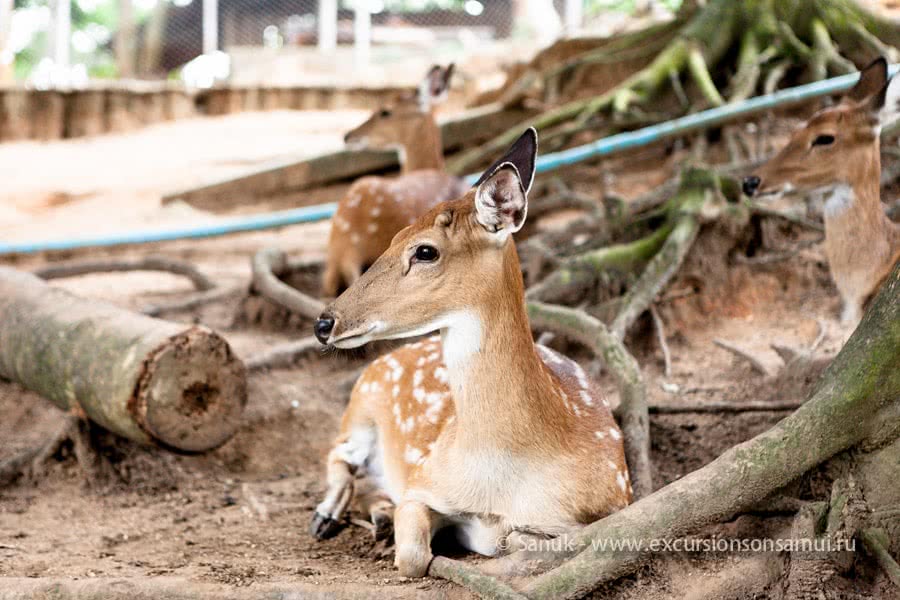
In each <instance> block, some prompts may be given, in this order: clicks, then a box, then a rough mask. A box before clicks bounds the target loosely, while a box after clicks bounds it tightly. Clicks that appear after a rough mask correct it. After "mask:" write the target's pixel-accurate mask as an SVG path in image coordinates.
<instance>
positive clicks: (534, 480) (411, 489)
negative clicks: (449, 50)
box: [310, 129, 632, 577]
mask: <svg viewBox="0 0 900 600" xmlns="http://www.w3.org/2000/svg"><path fill="white" fill-rule="evenodd" d="M536 153H537V134H536V133H535V131H534V129H529V130H528V131H527V132H526V133H525V134H524V135H523V136H522V137H521V138H519V140H518V141H517V142H516V143H515V144H513V146H512V147H511V148H510V150H509V151H508V152H507V153H506V155H505V156H504V157H503V158H501V159H500V160H499V161H498V162H497V163H495V164H494V165H493V166H492V167H490V168H489V169H488V170H487V171H486V172H485V174H484V175H483V176H482V177H481V180H480V181H479V182H478V184H476V187H475V189H472V190H470V191H469V192H468V193H466V194H465V195H464V196H462V197H461V198H459V199H457V200H453V201H448V202H443V203H441V204H439V205H437V206H435V207H434V208H432V209H431V210H430V211H429V212H428V213H427V214H425V215H423V216H422V217H420V218H419V219H418V220H417V221H416V222H415V223H414V224H413V225H411V226H410V227H407V228H406V229H404V230H403V231H401V232H400V233H399V234H398V235H397V236H396V237H395V238H394V240H393V242H392V243H391V245H390V248H388V249H387V251H386V252H385V253H384V254H382V255H381V257H380V258H379V259H378V260H377V261H376V262H375V264H373V265H372V267H371V268H370V269H369V270H368V271H366V272H365V273H364V274H363V275H362V276H361V277H360V278H359V280H358V281H357V282H356V283H355V284H353V285H351V286H350V288H349V289H347V291H345V292H344V293H343V294H342V295H341V296H340V297H339V298H337V299H336V300H335V301H334V302H333V303H332V304H331V305H330V306H329V307H328V308H327V309H326V311H325V312H324V313H323V314H322V316H321V317H320V318H319V320H318V321H317V322H316V326H315V333H316V336H317V337H318V338H319V340H320V341H322V342H323V343H325V344H329V345H333V346H336V347H338V348H356V347H358V346H362V345H363V344H366V343H368V342H371V341H374V340H383V339H395V338H408V337H414V336H420V335H423V334H427V333H429V332H432V331H439V332H440V338H438V337H431V338H428V339H426V340H424V341H419V342H416V343H413V344H409V345H406V346H403V347H401V348H399V349H397V350H395V351H393V352H391V353H389V354H387V355H385V356H382V357H381V358H379V359H378V360H376V361H375V362H373V363H372V364H371V365H369V367H367V368H366V370H365V371H364V372H363V374H362V375H361V376H360V378H359V380H358V381H357V383H356V386H355V387H354V389H353V392H352V394H351V397H350V404H349V405H348V407H347V409H346V411H345V412H344V416H343V420H342V422H341V430H340V434H339V436H338V438H337V440H336V444H335V446H334V449H333V450H332V451H331V453H330V454H329V455H328V466H327V470H328V474H327V481H328V491H327V493H326V495H325V499H324V500H323V501H322V502H321V504H319V505H318V507H317V508H316V511H315V514H314V516H313V520H312V524H311V526H310V531H311V533H312V534H313V535H315V536H316V537H319V538H322V537H327V536H329V535H331V534H333V533H334V532H335V531H336V529H337V522H338V520H339V519H340V518H341V516H342V514H343V513H344V511H345V509H346V508H347V506H348V504H349V503H350V500H351V498H352V497H353V496H354V486H355V485H357V482H356V481H354V480H355V479H357V480H358V486H357V490H356V491H357V494H356V495H357V497H358V500H359V503H360V505H361V509H362V510H363V511H365V512H367V513H368V514H369V515H370V517H371V519H372V522H373V524H374V525H375V526H376V532H378V531H379V530H381V531H384V529H385V528H386V527H387V525H388V524H389V523H390V519H391V512H392V511H393V517H394V532H395V540H396V557H395V561H394V562H395V564H396V565H397V567H398V568H399V569H400V572H401V573H402V574H403V575H406V576H410V577H421V576H423V575H424V574H425V572H426V570H427V568H428V565H429V562H430V561H431V558H432V553H431V539H432V536H433V535H434V534H435V532H436V531H437V530H438V529H441V528H444V527H454V528H455V532H456V533H457V537H458V538H459V540H460V542H461V543H462V544H463V545H464V546H465V547H466V548H468V549H470V550H472V551H474V552H478V553H479V554H484V555H495V554H497V553H498V550H499V549H500V548H502V547H504V545H505V547H507V548H509V547H510V546H521V545H523V544H525V543H526V542H528V541H529V540H530V539H532V538H533V537H535V536H536V537H539V538H545V537H554V536H559V535H563V534H566V533H569V532H572V531H573V530H575V529H577V528H580V527H581V526H583V525H585V524H587V523H591V522H593V521H595V520H597V519H599V518H601V517H604V516H606V515H608V514H609V513H611V512H613V511H616V510H618V509H620V508H623V507H625V506H626V505H627V504H628V503H629V502H630V501H631V497H632V494H631V483H630V481H629V476H628V468H627V466H626V463H625V455H624V449H623V443H622V434H621V432H620V430H619V428H618V426H617V425H616V422H615V420H614V419H613V416H612V413H611V412H610V409H609V405H608V403H607V402H606V400H605V399H604V398H603V397H602V395H601V393H600V391H599V390H598V389H597V387H596V386H595V385H594V384H593V383H592V382H591V381H590V380H589V379H588V377H587V375H586V374H585V372H584V371H583V370H582V368H581V367H580V366H579V365H578V364H577V363H576V362H574V361H572V360H570V359H568V358H566V357H565V356H562V355H560V354H558V353H556V352H554V351H552V350H550V349H549V348H546V347H544V346H540V345H537V346H536V345H535V343H534V341H533V340H532V336H531V329H530V327H529V322H528V316H527V314H526V312H525V292H524V285H523V282H522V272H521V268H520V266H519V258H518V255H517V254H516V247H515V244H514V243H513V239H512V234H513V233H515V232H516V231H518V230H519V229H521V227H522V225H523V224H524V222H525V216H526V213H527V210H528V205H527V198H526V194H527V192H528V190H529V189H530V187H531V182H532V179H533V178H534V162H535V156H536ZM395 506H396V510H394V507H395Z"/></svg>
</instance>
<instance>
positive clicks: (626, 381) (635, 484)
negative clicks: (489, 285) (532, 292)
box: [528, 302, 653, 498]
mask: <svg viewBox="0 0 900 600" xmlns="http://www.w3.org/2000/svg"><path fill="white" fill-rule="evenodd" d="M528 317H529V318H530V319H531V325H532V327H534V328H535V329H546V330H550V331H552V332H554V333H557V334H559V335H562V336H565V337H567V338H569V339H571V340H575V341H577V342H579V343H581V344H584V345H585V346H587V347H588V348H590V349H591V351H592V352H593V353H594V354H595V355H596V356H598V357H600V358H602V359H603V361H604V363H605V364H606V366H607V367H608V368H609V370H610V371H611V372H612V373H613V375H614V376H615V378H616V383H617V386H618V388H619V407H618V409H617V411H616V413H617V416H618V417H619V421H620V425H621V427H622V432H623V434H624V436H625V442H626V444H625V457H626V460H627V461H628V470H629V472H630V473H631V482H632V488H633V490H634V494H635V497H637V498H641V497H643V496H646V495H647V494H649V493H651V492H652V491H653V480H652V475H651V469H650V418H649V416H648V414H647V400H646V397H647V394H646V389H645V388H644V381H643V377H642V375H641V370H640V367H639V366H638V364H637V361H636V360H635V359H634V357H633V356H632V355H631V354H630V353H629V352H628V350H627V349H626V348H625V346H624V345H623V344H622V342H621V340H620V339H618V338H616V337H615V336H613V335H612V333H611V332H610V331H609V330H608V329H607V328H606V326H605V325H604V324H603V323H602V322H600V321H599V320H597V319H595V318H594V317H592V316H590V315H588V314H587V313H585V312H583V311H580V310H576V309H573V308H568V307H564V306H554V305H550V304H542V303H539V302H529V303H528Z"/></svg>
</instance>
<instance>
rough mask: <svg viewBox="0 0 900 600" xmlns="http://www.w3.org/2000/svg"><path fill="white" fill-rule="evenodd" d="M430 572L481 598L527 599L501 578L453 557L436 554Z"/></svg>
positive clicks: (499, 599)
mask: <svg viewBox="0 0 900 600" xmlns="http://www.w3.org/2000/svg"><path fill="white" fill-rule="evenodd" d="M428 574H429V575H431V576H432V577H440V578H441V579H446V580H448V581H452V582H453V583H455V584H457V585H461V586H462V587H464V588H466V589H468V590H470V591H472V592H473V593H475V594H476V595H478V597H480V598H492V599H496V600H526V597H525V596H523V595H522V594H519V593H518V592H516V591H515V590H514V589H512V588H511V587H509V586H508V585H506V584H505V583H503V582H502V581H501V580H499V579H495V578H494V577H491V576H490V575H485V574H484V573H481V572H480V571H479V570H478V569H477V568H475V567H472V566H469V565H468V564H466V563H464V562H461V561H458V560H453V559H452V558H447V557H444V556H435V557H434V559H433V560H432V561H431V564H430V565H429V566H428Z"/></svg>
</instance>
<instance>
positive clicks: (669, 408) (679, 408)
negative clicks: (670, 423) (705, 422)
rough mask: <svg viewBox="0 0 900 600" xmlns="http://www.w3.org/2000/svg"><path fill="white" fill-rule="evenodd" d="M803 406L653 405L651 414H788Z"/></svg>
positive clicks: (739, 403) (729, 403) (788, 403)
mask: <svg viewBox="0 0 900 600" xmlns="http://www.w3.org/2000/svg"><path fill="white" fill-rule="evenodd" d="M801 406H803V402H791V401H784V402H758V401H748V402H702V403H698V404H676V405H667V404H651V405H649V406H648V407H647V410H648V411H649V413H650V414H652V415H653V414H655V415H677V414H685V413H716V414H720V413H744V412H787V411H794V410H797V409H798V408H800V407H801Z"/></svg>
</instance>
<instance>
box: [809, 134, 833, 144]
mask: <svg viewBox="0 0 900 600" xmlns="http://www.w3.org/2000/svg"><path fill="white" fill-rule="evenodd" d="M833 143H834V136H833V135H820V136H818V137H816V139H814V140H813V143H812V145H813V146H830V145H831V144H833Z"/></svg>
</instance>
